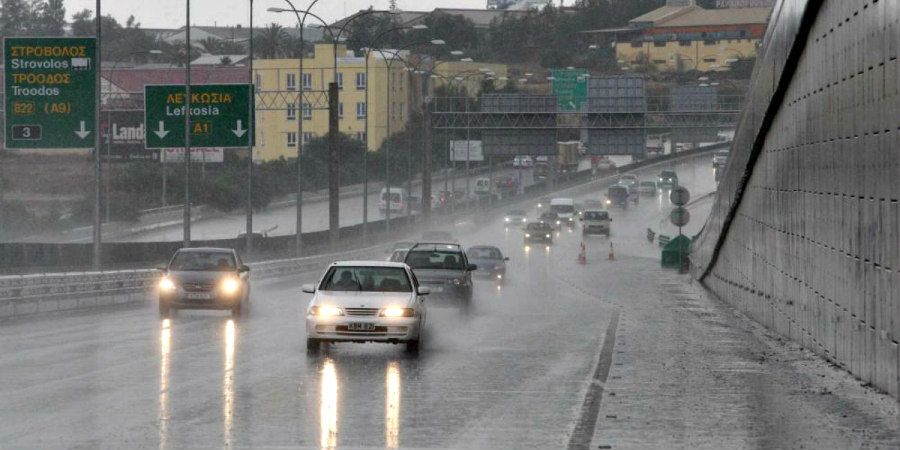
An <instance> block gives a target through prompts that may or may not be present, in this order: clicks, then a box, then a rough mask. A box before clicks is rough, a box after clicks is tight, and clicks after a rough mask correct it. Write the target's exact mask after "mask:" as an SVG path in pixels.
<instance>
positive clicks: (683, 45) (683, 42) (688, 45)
mask: <svg viewBox="0 0 900 450" xmlns="http://www.w3.org/2000/svg"><path fill="white" fill-rule="evenodd" d="M678 45H680V46H682V47H690V46H691V41H678Z"/></svg>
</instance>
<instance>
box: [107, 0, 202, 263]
mask: <svg viewBox="0 0 900 450" xmlns="http://www.w3.org/2000/svg"><path fill="white" fill-rule="evenodd" d="M97 2H98V3H99V2H100V0H97ZM186 4H187V9H186V13H185V24H184V33H185V51H186V52H187V53H186V54H185V55H184V67H185V70H184V78H185V79H184V242H183V243H182V245H183V246H184V247H185V248H187V247H190V246H191V0H186Z"/></svg>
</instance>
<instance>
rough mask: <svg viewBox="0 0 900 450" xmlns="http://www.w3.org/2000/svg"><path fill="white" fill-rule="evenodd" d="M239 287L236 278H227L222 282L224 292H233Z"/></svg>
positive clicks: (239, 284)
mask: <svg viewBox="0 0 900 450" xmlns="http://www.w3.org/2000/svg"><path fill="white" fill-rule="evenodd" d="M240 288H241V283H238V280H235V279H234V278H229V279H227V280H225V282H223V283H222V291H223V292H225V293H226V294H234V293H235V292H237V291H238V289H240Z"/></svg>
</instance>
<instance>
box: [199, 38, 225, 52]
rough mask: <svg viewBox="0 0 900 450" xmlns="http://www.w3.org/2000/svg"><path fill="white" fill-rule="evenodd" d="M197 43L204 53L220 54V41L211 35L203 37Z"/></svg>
mask: <svg viewBox="0 0 900 450" xmlns="http://www.w3.org/2000/svg"><path fill="white" fill-rule="evenodd" d="M199 44H200V48H201V49H202V50H203V52H204V53H209V54H210V55H219V54H222V41H220V40H218V39H216V38H214V37H212V36H209V37H206V38H204V39H203V40H201V41H200V42H199Z"/></svg>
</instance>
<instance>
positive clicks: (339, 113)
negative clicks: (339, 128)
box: [338, 102, 344, 119]
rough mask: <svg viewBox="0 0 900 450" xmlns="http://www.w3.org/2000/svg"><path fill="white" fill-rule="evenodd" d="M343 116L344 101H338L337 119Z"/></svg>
mask: <svg viewBox="0 0 900 450" xmlns="http://www.w3.org/2000/svg"><path fill="white" fill-rule="evenodd" d="M343 118H344V102H338V119H343Z"/></svg>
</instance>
